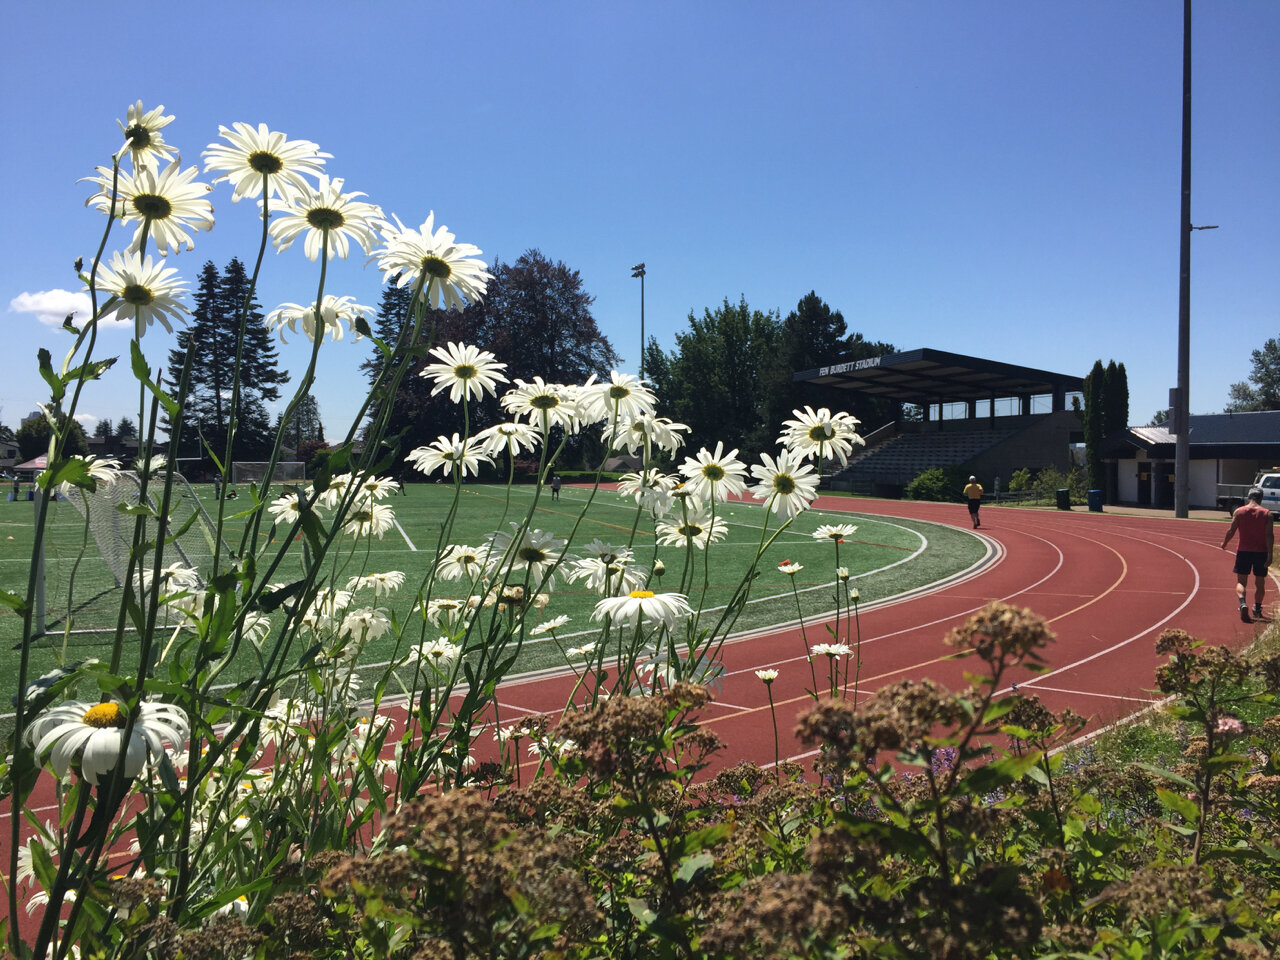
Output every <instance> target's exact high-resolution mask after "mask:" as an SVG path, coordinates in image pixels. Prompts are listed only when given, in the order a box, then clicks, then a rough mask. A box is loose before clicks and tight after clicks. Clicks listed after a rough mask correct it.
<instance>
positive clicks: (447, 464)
mask: <svg viewBox="0 0 1280 960" xmlns="http://www.w3.org/2000/svg"><path fill="white" fill-rule="evenodd" d="M477 447H478V444H477V443H476V442H475V439H474V438H472V439H469V440H463V439H462V438H461V437H459V436H458V435H457V434H456V433H455V434H454V435H453V437H452V438H450V437H445V436H440V437H436V439H435V440H433V441H432V442H431V443H429V444H428V445H427V446H425V447H418V448H417V449H415V450H411V451H410V452H409V455H408V456H407V457H405V459H406V460H408V461H409V462H410V463H412V464H413V465H414V467H416V468H417V469H418V470H421V471H422V472H423V473H425V474H426V475H427V476H430V475H431V474H432V472H433V471H435V470H437V469H438V470H439V471H440V473H441V475H443V476H449V475H451V474H453V473H454V472H455V471H461V475H462V476H464V477H465V476H468V475H471V476H476V475H477V473H478V471H479V469H480V461H481V460H483V461H484V462H485V463H492V462H493V461H492V459H490V458H489V457H488V456H487V455H486V454H485V453H484V452H483V451H481V450H479V449H477Z"/></svg>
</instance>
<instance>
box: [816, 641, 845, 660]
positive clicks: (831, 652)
mask: <svg viewBox="0 0 1280 960" xmlns="http://www.w3.org/2000/svg"><path fill="white" fill-rule="evenodd" d="M849 652H850V651H849V645H848V644H847V643H815V644H814V645H813V646H812V647H810V648H809V656H811V657H820V656H823V655H824V654H825V655H826V656H828V657H843V656H846V655H847V654H848V653H849Z"/></svg>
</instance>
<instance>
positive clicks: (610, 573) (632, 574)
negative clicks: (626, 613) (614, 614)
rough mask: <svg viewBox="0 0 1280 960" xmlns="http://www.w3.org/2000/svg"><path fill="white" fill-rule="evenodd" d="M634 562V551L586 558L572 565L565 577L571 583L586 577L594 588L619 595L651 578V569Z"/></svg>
mask: <svg viewBox="0 0 1280 960" xmlns="http://www.w3.org/2000/svg"><path fill="white" fill-rule="evenodd" d="M632 561H633V554H632V552H631V551H630V550H622V551H620V552H619V553H618V555H616V556H612V557H602V556H594V557H583V558H582V559H580V560H574V561H573V562H572V563H570V564H569V569H568V572H567V573H566V574H565V580H567V581H568V582H569V583H576V582H577V581H579V580H582V581H585V583H586V585H587V587H588V588H590V589H591V590H594V591H596V592H597V593H607V594H609V595H610V596H615V597H616V596H619V595H621V594H624V593H630V592H631V591H632V590H639V589H640V588H641V587H643V586H644V585H645V583H646V582H647V581H648V579H649V571H648V569H647V568H646V567H643V566H639V565H637V564H635V563H633V562H632Z"/></svg>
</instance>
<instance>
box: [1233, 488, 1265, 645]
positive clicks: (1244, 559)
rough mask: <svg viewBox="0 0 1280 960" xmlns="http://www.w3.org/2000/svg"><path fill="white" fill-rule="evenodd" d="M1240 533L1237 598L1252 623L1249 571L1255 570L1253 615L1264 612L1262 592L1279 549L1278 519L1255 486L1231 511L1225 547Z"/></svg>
mask: <svg viewBox="0 0 1280 960" xmlns="http://www.w3.org/2000/svg"><path fill="white" fill-rule="evenodd" d="M1236 531H1239V533H1240V542H1239V543H1237V544H1236V565H1235V568H1234V569H1235V574H1236V599H1237V600H1239V601H1240V619H1241V620H1243V621H1244V622H1245V623H1251V622H1252V621H1251V620H1250V619H1249V606H1248V603H1247V601H1246V600H1245V587H1246V586H1247V585H1248V582H1249V574H1250V573H1252V574H1253V580H1254V588H1253V615H1254V617H1261V616H1262V595H1263V593H1264V592H1265V591H1266V589H1267V568H1268V567H1270V566H1271V557H1272V554H1273V552H1274V550H1275V523H1274V522H1273V521H1272V519H1271V511H1270V510H1268V509H1267V508H1266V507H1264V506H1263V505H1262V490H1261V489H1259V488H1258V487H1254V488H1253V489H1252V490H1250V491H1249V498H1248V499H1247V500H1246V501H1245V503H1244V506H1242V507H1237V508H1236V511H1235V513H1233V514H1232V515H1231V527H1230V529H1228V530H1227V535H1226V536H1225V537H1223V538H1222V549H1223V550H1225V549H1227V544H1228V543H1230V542H1231V538H1232V537H1234V536H1235V535H1236Z"/></svg>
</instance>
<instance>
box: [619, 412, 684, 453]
mask: <svg viewBox="0 0 1280 960" xmlns="http://www.w3.org/2000/svg"><path fill="white" fill-rule="evenodd" d="M688 430H689V428H688V427H687V426H685V425H684V424H683V423H676V422H675V421H673V420H669V419H668V418H666V417H655V416H650V415H644V416H639V417H619V418H618V421H617V423H613V422H609V421H607V422H606V423H605V425H604V429H603V433H602V439H603V440H604V442H605V443H606V444H608V445H609V449H611V450H625V451H627V453H630V454H637V453H640V452H641V451H642V450H644V449H646V444H645V442H646V440H647V441H648V447H649V448H650V449H652V448H653V447H657V448H658V449H659V450H665V451H666V452H667V453H675V452H676V451H677V450H678V449H680V447H682V446H684V437H682V436H680V434H681V433H682V432H687V431H688Z"/></svg>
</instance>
